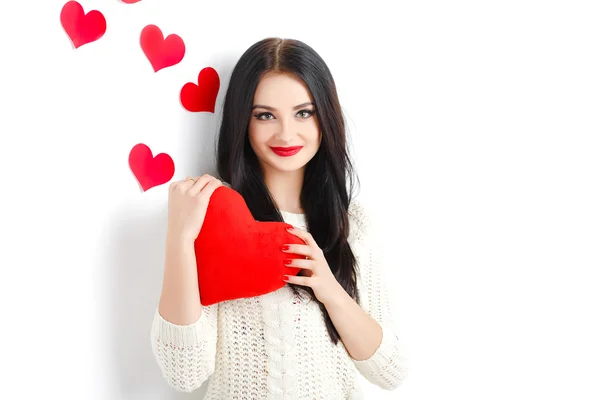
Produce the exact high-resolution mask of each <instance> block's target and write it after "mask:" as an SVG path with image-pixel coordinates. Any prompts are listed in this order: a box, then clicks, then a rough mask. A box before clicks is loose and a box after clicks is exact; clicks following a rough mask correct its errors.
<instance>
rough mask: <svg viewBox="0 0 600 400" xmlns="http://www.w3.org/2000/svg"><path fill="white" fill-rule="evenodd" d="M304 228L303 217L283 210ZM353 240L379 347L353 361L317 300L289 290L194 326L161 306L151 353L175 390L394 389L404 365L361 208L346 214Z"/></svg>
mask: <svg viewBox="0 0 600 400" xmlns="http://www.w3.org/2000/svg"><path fill="white" fill-rule="evenodd" d="M282 214H283V217H284V220H285V222H287V223H289V224H291V225H294V226H296V227H298V228H301V229H307V228H306V221H305V219H304V216H303V215H301V214H291V213H286V212H283V213H282ZM349 214H350V235H349V238H348V240H349V243H350V246H351V248H352V250H353V252H354V255H355V257H356V258H357V262H358V271H359V274H358V285H359V293H360V300H359V304H360V305H361V306H362V307H363V309H364V310H365V311H366V312H367V313H369V315H371V316H372V317H373V318H374V319H375V320H377V322H379V324H380V325H381V327H382V330H383V339H382V342H381V344H380V345H379V348H378V349H377V350H376V351H375V353H374V354H373V355H372V356H371V357H370V358H368V359H367V360H354V359H353V358H352V357H351V356H350V355H349V354H348V352H347V351H346V349H345V347H344V345H343V343H342V341H339V342H338V345H333V343H332V342H331V340H330V338H329V334H328V332H327V328H326V325H325V323H324V321H323V315H322V313H321V310H320V309H319V306H318V304H317V303H316V302H314V301H312V300H310V298H308V297H307V296H306V295H302V294H300V295H299V296H297V295H294V293H293V292H292V290H291V288H290V287H289V285H286V286H285V287H283V288H282V289H279V290H276V291H274V292H271V293H268V294H266V295H262V296H257V297H253V298H246V299H238V300H231V301H224V302H221V303H218V304H213V305H210V306H203V308H202V315H201V316H200V318H199V319H198V320H197V321H196V322H194V323H192V324H190V325H175V324H172V323H170V322H169V321H167V320H165V319H164V318H163V317H162V316H161V315H160V313H159V312H158V308H157V309H156V312H155V314H154V320H153V322H152V329H151V335H150V336H151V344H152V351H153V354H154V357H155V359H156V362H157V364H158V366H159V368H160V370H161V373H162V376H163V377H164V378H165V380H166V381H167V382H168V384H169V385H170V386H172V387H173V388H175V389H177V390H179V391H184V392H191V391H193V390H195V389H197V388H199V387H200V386H201V385H202V384H203V383H204V382H205V381H206V380H208V387H207V392H206V396H205V397H204V399H205V400H220V399H232V400H235V399H238V400H242V399H278V400H281V399H290V400H291V399H311V400H312V399H328V400H336V399H340V400H342V399H362V398H363V392H362V389H361V387H360V386H359V382H358V380H357V373H360V374H361V375H362V376H363V377H364V378H366V379H367V380H368V381H369V382H371V383H373V384H374V385H377V386H379V387H381V388H383V389H388V390H392V389H394V388H396V387H398V386H399V385H400V383H401V382H402V381H403V379H404V377H405V374H406V371H407V368H406V362H405V358H404V354H402V350H401V346H400V341H399V338H398V336H397V334H396V331H395V328H394V324H393V319H392V315H391V310H390V304H389V300H388V290H387V287H386V283H385V278H384V276H383V274H382V269H381V258H380V251H379V250H378V243H379V240H378V239H377V236H376V234H375V232H374V229H373V224H372V223H371V220H370V218H369V216H368V214H367V212H366V211H365V208H364V207H363V206H361V205H360V203H356V202H353V203H352V204H351V206H350V209H349Z"/></svg>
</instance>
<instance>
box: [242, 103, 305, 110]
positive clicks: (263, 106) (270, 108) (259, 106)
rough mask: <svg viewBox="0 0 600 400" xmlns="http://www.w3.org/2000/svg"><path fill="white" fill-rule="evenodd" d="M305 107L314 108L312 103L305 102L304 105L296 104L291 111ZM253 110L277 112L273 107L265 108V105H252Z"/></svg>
mask: <svg viewBox="0 0 600 400" xmlns="http://www.w3.org/2000/svg"><path fill="white" fill-rule="evenodd" d="M306 106H314V104H313V103H312V102H310V101H309V102H306V103H302V104H298V105H297V106H296V107H294V108H293V110H297V109H299V108H302V107H306ZM255 108H264V109H265V110H269V111H277V109H276V108H274V107H269V106H265V105H262V104H256V105H254V106H253V107H252V109H253V110H254V109H255Z"/></svg>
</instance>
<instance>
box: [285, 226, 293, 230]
mask: <svg viewBox="0 0 600 400" xmlns="http://www.w3.org/2000/svg"><path fill="white" fill-rule="evenodd" d="M285 229H286V230H288V231H292V230H294V227H293V226H288V227H287V228H285Z"/></svg>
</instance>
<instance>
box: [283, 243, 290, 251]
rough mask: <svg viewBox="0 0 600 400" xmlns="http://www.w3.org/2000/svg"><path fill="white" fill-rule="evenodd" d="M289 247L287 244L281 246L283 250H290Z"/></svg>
mask: <svg viewBox="0 0 600 400" xmlns="http://www.w3.org/2000/svg"><path fill="white" fill-rule="evenodd" d="M289 249H290V246H288V245H287V244H285V245H283V246H282V247H281V250H282V251H288V250H289Z"/></svg>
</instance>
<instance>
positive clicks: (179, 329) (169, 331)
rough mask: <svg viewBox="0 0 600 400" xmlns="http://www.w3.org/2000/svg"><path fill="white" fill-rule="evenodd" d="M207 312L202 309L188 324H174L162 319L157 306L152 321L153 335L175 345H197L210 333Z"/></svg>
mask: <svg viewBox="0 0 600 400" xmlns="http://www.w3.org/2000/svg"><path fill="white" fill-rule="evenodd" d="M207 314H208V313H207V312H206V310H203V311H202V314H201V315H200V317H199V318H198V319H197V320H196V321H195V322H193V323H191V324H189V325H176V324H173V323H172V322H169V321H167V320H166V319H164V318H163V317H162V315H160V313H159V312H158V308H157V309H156V312H155V315H154V322H153V323H152V333H153V336H154V337H155V338H156V339H159V340H160V341H161V342H163V343H169V344H171V345H173V346H175V347H189V346H198V345H199V344H200V343H202V342H204V341H206V339H208V338H209V337H210V335H211V334H212V329H211V328H210V323H209V321H208V315H207Z"/></svg>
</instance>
